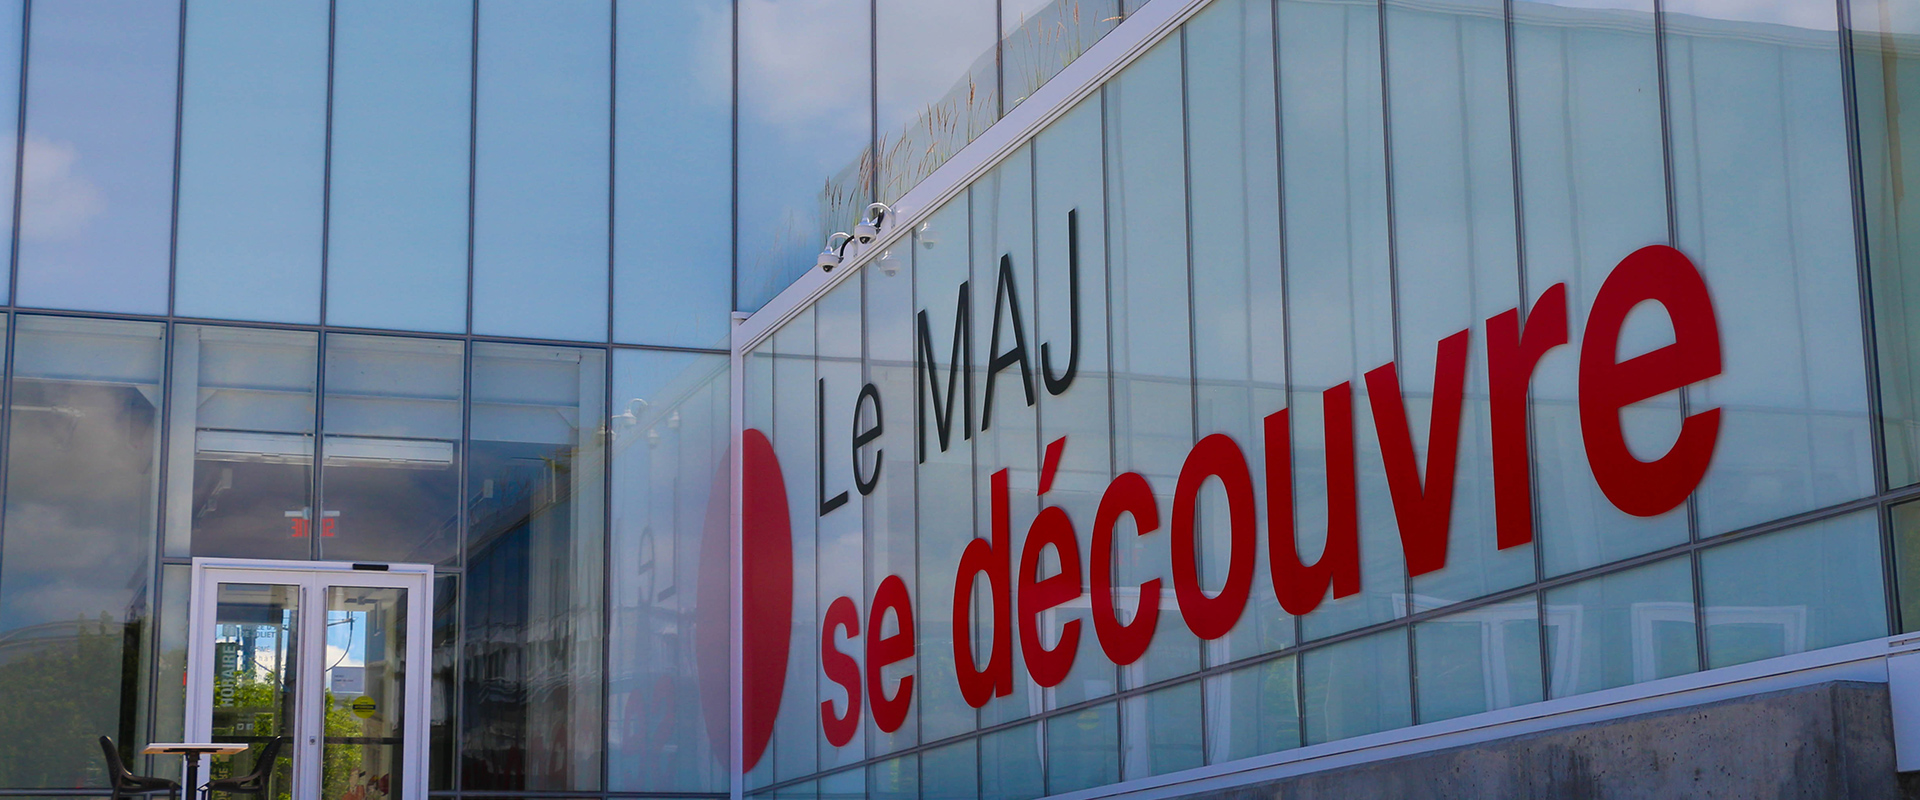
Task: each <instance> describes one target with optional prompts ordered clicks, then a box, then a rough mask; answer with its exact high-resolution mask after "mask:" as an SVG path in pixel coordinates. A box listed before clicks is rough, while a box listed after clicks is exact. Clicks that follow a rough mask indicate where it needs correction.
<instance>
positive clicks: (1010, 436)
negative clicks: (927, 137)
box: [822, 147, 1092, 726]
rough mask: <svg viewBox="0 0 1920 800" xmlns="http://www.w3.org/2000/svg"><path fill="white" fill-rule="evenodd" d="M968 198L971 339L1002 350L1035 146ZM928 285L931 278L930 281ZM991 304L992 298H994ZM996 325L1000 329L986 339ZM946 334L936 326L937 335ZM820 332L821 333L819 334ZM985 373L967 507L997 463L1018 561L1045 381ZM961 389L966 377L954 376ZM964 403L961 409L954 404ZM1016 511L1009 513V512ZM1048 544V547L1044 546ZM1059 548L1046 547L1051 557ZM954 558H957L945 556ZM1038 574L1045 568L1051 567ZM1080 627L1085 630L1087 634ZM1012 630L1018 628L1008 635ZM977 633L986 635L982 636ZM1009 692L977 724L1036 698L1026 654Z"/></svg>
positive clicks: (1029, 507) (978, 613)
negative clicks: (1008, 286) (1004, 281)
mask: <svg viewBox="0 0 1920 800" xmlns="http://www.w3.org/2000/svg"><path fill="white" fill-rule="evenodd" d="M967 194H968V197H969V202H970V203H971V206H972V215H973V219H972V224H973V228H972V239H973V258H972V266H973V269H972V277H971V278H969V279H968V283H967V289H968V291H970V292H972V294H973V298H972V300H971V302H972V304H973V306H972V307H973V308H974V309H975V311H974V312H973V342H974V347H975V348H976V352H978V353H980V354H986V353H989V352H990V351H991V352H996V353H1006V352H1008V351H1010V350H1012V349H1013V348H1014V346H1015V343H1014V341H1012V339H1013V335H1012V334H1011V333H1010V331H1012V330H1013V326H1015V325H1020V326H1021V328H1022V334H1023V335H1024V333H1025V331H1026V330H1027V327H1026V326H1029V325H1031V324H1032V320H1031V318H1030V317H1028V316H1027V314H1028V313H1030V310H1031V309H1030V307H1029V306H1027V305H1026V304H1025V303H1013V302H1012V301H1010V300H1006V299H1004V298H1003V295H1004V296H1005V297H1014V298H1017V297H1018V296H1020V295H1025V294H1028V292H1027V291H1026V290H1027V289H1028V288H1029V287H1031V286H1033V156H1032V150H1031V148H1024V147H1023V148H1021V149H1020V150H1019V151H1017V152H1015V153H1014V154H1013V155H1011V156H1008V157H1007V159H1006V160H1005V161H1002V162H1001V163H1000V166H998V167H995V168H994V169H993V171H992V172H989V173H987V174H986V175H985V176H983V177H982V178H981V179H980V180H978V181H976V182H975V183H974V184H973V186H972V188H971V189H969V190H968V192H967ZM1003 266H1004V267H1005V268H1006V275H1007V276H1008V277H1009V279H1010V282H1011V283H1012V285H1013V286H1014V290H1013V292H1012V293H1011V294H1008V293H1006V292H1004V291H1003V290H1002V289H1001V288H1000V287H1001V268H1002V267H1003ZM935 291H936V292H937V291H939V285H938V284H935ZM996 304H998V306H996ZM1014 305H1018V306H1019V307H1020V309H1021V311H1020V316H1019V317H1018V318H1016V317H1015V316H1014V314H1013V310H1012V309H1013V307H1014ZM996 331H998V332H999V335H1000V338H999V340H998V341H995V340H994V333H995V332H996ZM942 338H944V336H943V337H942ZM822 341H825V340H824V339H823V340H822ZM1027 347H1028V350H1027V353H1028V358H1029V359H1031V358H1032V353H1033V348H1034V347H1035V345H1032V344H1029V345H1028V346H1027ZM992 357H993V356H990V355H975V356H974V363H975V364H976V365H980V364H982V363H983V359H990V358H992ZM992 379H993V382H992V383H991V384H988V383H987V382H986V376H985V375H984V374H983V375H982V376H981V377H978V378H975V379H974V381H975V384H974V385H975V386H976V387H978V388H976V389H975V390H974V391H977V392H979V393H980V397H981V400H980V402H981V406H980V420H979V423H980V424H979V431H978V432H977V433H975V434H974V437H973V452H974V459H973V465H974V475H973V485H974V486H975V487H977V489H976V491H975V492H974V494H973V502H974V509H973V516H974V518H975V519H981V520H991V519H993V490H992V487H993V475H994V473H996V472H999V471H1001V470H1006V471H1007V484H1008V487H1009V490H1008V492H1007V500H1008V503H1007V507H1008V508H1007V510H1008V519H1009V526H1008V527H1009V530H1008V537H1007V543H1008V548H1009V550H1008V555H1007V557H1008V559H1009V560H1010V561H1011V562H1014V563H1017V562H1018V561H1019V560H1020V556H1019V555H1017V554H1019V553H1022V552H1024V548H1025V547H1026V541H1027V536H1026V534H1027V528H1028V526H1029V525H1031V524H1032V523H1031V521H1032V520H1033V518H1034V516H1035V515H1036V514H1038V513H1039V512H1040V505H1041V502H1042V500H1043V498H1041V497H1040V495H1039V492H1038V488H1039V485H1040V480H1039V476H1040V463H1039V456H1040V444H1039V443H1038V442H1037V441H1036V439H1037V437H1038V435H1039V430H1038V426H1039V414H1038V412H1037V411H1036V409H1035V404H1036V403H1038V402H1039V396H1038V395H1039V393H1040V392H1041V391H1043V389H1042V387H1041V386H1040V383H1041V379H1040V377H1039V376H1038V375H1033V376H1028V375H1026V374H1025V373H1024V372H1023V371H1022V368H1021V366H1020V365H1019V364H1017V363H1016V364H1015V365H1013V366H1010V367H1008V368H1006V369H1004V370H1002V371H1000V372H997V373H992ZM961 390H962V391H966V390H967V387H966V386H964V385H963V386H962V387H961ZM962 413H964V411H963V412H962ZM1015 520H1017V521H1015ZM982 533H983V534H990V533H991V530H990V528H986V527H983V528H982ZM1048 552H1052V551H1048ZM1057 556H1058V553H1053V555H1050V556H1045V558H1048V559H1054V558H1057ZM951 563H957V562H951ZM1044 574H1052V573H1051V571H1049V572H1047V573H1044ZM976 597H980V598H981V599H982V602H981V603H979V604H976V606H975V610H974V615H975V616H974V618H975V619H976V620H978V621H979V622H978V623H977V627H976V628H975V630H976V631H978V635H979V636H981V637H987V636H990V635H993V634H989V633H988V632H989V631H991V630H993V623H992V620H993V615H992V613H991V612H990V607H989V606H988V605H986V604H985V602H984V599H985V595H983V594H982V595H976ZM1091 633H1092V631H1087V632H1086V633H1085V634H1083V635H1087V634H1091ZM1013 638H1014V639H1018V638H1019V637H1018V636H1017V635H1014V636H1013ZM980 641H988V640H987V639H984V638H983V639H981V640H980ZM1012 669H1013V685H1014V686H1015V687H1018V688H1016V689H1015V690H1014V691H1013V693H1012V694H1010V695H1007V696H1004V697H1001V696H995V697H993V698H992V699H989V700H988V701H987V704H986V705H984V706H981V707H980V724H981V725H982V726H986V725H996V724H999V723H1002V722H1006V721H1008V720H1013V719H1019V718H1020V717H1024V716H1027V715H1028V714H1030V713H1032V712H1033V711H1034V710H1037V709H1039V708H1040V707H1041V702H1042V694H1043V693H1042V691H1041V689H1040V685H1039V684H1037V683H1034V682H1033V680H1032V679H1031V678H1029V677H1027V662H1026V659H1025V658H1015V659H1013V663H1012Z"/></svg>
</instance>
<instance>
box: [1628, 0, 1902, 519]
mask: <svg viewBox="0 0 1920 800" xmlns="http://www.w3.org/2000/svg"><path fill="white" fill-rule="evenodd" d="M1664 8H1665V9H1666V11H1665V12H1664V13H1666V14H1668V16H1669V19H1672V20H1687V21H1686V23H1685V24H1684V25H1681V24H1676V25H1674V26H1672V28H1671V32H1670V33H1668V34H1667V36H1666V39H1665V41H1666V47H1667V61H1666V63H1667V69H1668V73H1667V74H1668V78H1667V82H1668V92H1669V97H1670V105H1671V111H1672V115H1671V119H1672V128H1673V175H1674V178H1675V184H1674V200H1675V204H1674V205H1675V208H1676V209H1678V216H1677V219H1676V222H1677V223H1678V229H1679V241H1678V242H1677V245H1676V246H1678V247H1679V248H1680V249H1681V250H1683V251H1685V252H1686V253H1687V254H1688V255H1689V256H1690V257H1692V258H1693V259H1694V260H1695V262H1696V263H1698V265H1699V267H1700V270H1701V272H1702V274H1703V275H1704V276H1705V277H1706V282H1707V285H1708V287H1709V288H1710V289H1711V290H1712V292H1713V299H1714V306H1715V312H1716V313H1717V316H1718V317H1719V320H1720V324H1721V326H1722V331H1723V333H1722V336H1721V348H1722V350H1723V351H1724V354H1725V355H1724V361H1725V369H1724V372H1723V374H1722V375H1721V376H1719V377H1717V378H1714V379H1712V380H1709V381H1708V382H1707V383H1706V384H1704V385H1703V386H1700V387H1695V388H1692V389H1689V390H1687V391H1688V394H1687V398H1688V400H1689V402H1690V403H1692V404H1693V405H1694V406H1696V407H1698V408H1702V409H1705V408H1724V409H1726V410H1725V411H1724V412H1723V415H1722V419H1721V425H1720V438H1719V444H1718V447H1717V448H1716V451H1715V455H1714V465H1713V469H1712V471H1710V472H1708V473H1707V477H1706V481H1705V482H1704V483H1703V484H1702V485H1701V487H1700V490H1699V503H1698V508H1699V518H1700V527H1701V533H1702V534H1713V533H1721V532H1725V531H1729V530H1734V529H1737V528H1741V527H1745V526H1747V525H1752V524H1754V523H1757V522H1764V521H1766V520H1771V519H1778V518H1780V517H1784V516H1787V515H1789V514H1793V513H1796V512H1800V511H1807V510H1810V509H1814V508H1819V507H1822V506H1826V505H1830V504H1833V503H1837V502H1841V501H1844V500H1850V499H1853V498H1856V497H1860V496H1862V495H1865V494H1867V493H1869V492H1872V491H1873V485H1874V480H1873V468H1872V448H1871V447H1870V446H1869V444H1868V441H1867V437H1868V436H1870V435H1871V431H1870V430H1869V427H1868V419H1867V398H1866V395H1867V386H1866V370H1865V366H1864V363H1863V362H1864V359H1863V353H1862V344H1861V335H1862V333H1861V319H1860V293H1859V282H1858V279H1857V278H1858V269H1859V259H1858V255H1857V253H1856V252H1855V249H1854V227H1853V214H1852V210H1853V204H1852V199H1851V197H1849V195H1848V192H1849V190H1850V188H1851V187H1850V185H1849V184H1850V181H1849V180H1848V178H1847V176H1848V175H1849V174H1850V172H1849V166H1848V164H1849V161H1848V158H1849V156H1848V152H1847V151H1848V146H1847V136H1848V134H1847V119H1846V109H1845V107H1844V103H1843V100H1844V98H1843V88H1844V87H1843V83H1842V78H1841V69H1840V66H1841V65H1840V47H1839V44H1840V41H1839V37H1838V36H1837V35H1836V34H1835V33H1834V31H1835V29H1836V21H1835V17H1836V9H1835V7H1834V6H1833V5H1831V4H1822V3H1794V4H1788V5H1781V6H1772V5H1765V4H1757V3H1741V4H1720V3H1711V2H1704V1H1703V0H1676V2H1673V3H1671V4H1669V5H1667V6H1665V7H1664Z"/></svg>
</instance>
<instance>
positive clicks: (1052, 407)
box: [923, 92, 1117, 708]
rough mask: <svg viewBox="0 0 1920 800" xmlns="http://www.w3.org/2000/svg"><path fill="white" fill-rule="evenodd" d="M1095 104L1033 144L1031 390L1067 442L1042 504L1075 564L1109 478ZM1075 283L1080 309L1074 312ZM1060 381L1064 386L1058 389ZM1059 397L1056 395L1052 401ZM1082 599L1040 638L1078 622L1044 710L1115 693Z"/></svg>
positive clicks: (1100, 162)
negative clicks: (1071, 536)
mask: <svg viewBox="0 0 1920 800" xmlns="http://www.w3.org/2000/svg"><path fill="white" fill-rule="evenodd" d="M1102 102H1103V101H1102V99H1101V94H1100V93H1098V92H1096V93H1094V94H1093V95H1092V96H1090V97H1088V98H1087V99H1085V100H1083V101H1081V102H1080V104H1079V105H1077V106H1074V108H1073V109H1072V110H1070V111H1068V112H1067V113H1066V114H1065V115H1064V116H1062V117H1060V118H1059V119H1057V120H1055V121H1054V122H1053V124H1051V125H1049V126H1047V129H1046V130H1043V131H1041V132H1040V133H1039V134H1037V135H1036V136H1035V137H1034V140H1033V176H1034V182H1033V205H1034V220H1035V227H1034V232H1033V238H1034V250H1035V255H1034V262H1035V264H1036V267H1035V269H1034V281H1035V286H1034V290H1033V294H1034V296H1033V309H1034V310H1033V314H1034V317H1035V321H1034V331H1035V333H1034V337H1033V338H1034V342H1035V344H1033V345H1032V347H1037V348H1046V349H1048V350H1051V351H1052V354H1051V355H1045V356H1042V357H1040V358H1038V359H1036V361H1035V364H1034V368H1035V369H1036V370H1039V371H1041V372H1042V373H1043V377H1041V378H1040V380H1041V382H1042V385H1043V386H1045V381H1046V379H1045V377H1044V375H1051V376H1053V378H1054V380H1055V382H1056V385H1055V386H1045V388H1046V391H1043V392H1036V394H1037V395H1038V396H1039V398H1040V441H1042V442H1053V441H1055V440H1058V439H1060V438H1061V437H1066V439H1067V441H1068V442H1070V443H1071V444H1072V446H1071V447H1065V448H1062V450H1061V452H1060V464H1059V468H1058V472H1056V473H1055V475H1054V478H1053V490H1052V491H1050V492H1048V493H1047V503H1048V504H1050V505H1055V506H1059V507H1060V508H1061V509H1063V510H1065V511H1066V512H1067V516H1068V518H1070V519H1072V520H1074V521H1075V522H1074V533H1075V535H1076V536H1077V537H1078V542H1079V548H1080V553H1081V557H1082V558H1086V557H1087V554H1089V553H1092V552H1093V520H1094V517H1095V514H1096V512H1097V511H1098V509H1099V507H1100V498H1101V495H1102V494H1103V493H1104V492H1106V490H1107V486H1108V484H1110V483H1112V481H1113V475H1114V469H1113V450H1112V439H1113V433H1112V424H1111V423H1112V419H1113V414H1112V410H1111V408H1110V406H1109V398H1108V396H1109V390H1110V389H1111V381H1110V380H1109V379H1108V375H1109V374H1110V373H1109V372H1108V369H1107V363H1108V362H1107V325H1106V319H1107V280H1106V277H1107V246H1106V245H1107V241H1106V229H1107V225H1106V199H1105V191H1106V183H1105V177H1104V176H1105V172H1106V164H1105V161H1104V157H1103V156H1104V153H1103V150H1104V146H1103V145H1102V143H1101V137H1102V120H1101V109H1102ZM1076 273H1077V274H1078V276H1079V277H1078V280H1077V281H1076V280H1075V277H1074V276H1075V274H1076ZM1076 285H1077V287H1078V289H1079V296H1078V298H1079V307H1078V308H1077V309H1076V308H1075V307H1074V304H1073V301H1074V297H1075V296H1074V289H1075V287H1076ZM1076 312H1077V314H1076ZM1076 342H1077V344H1076ZM1076 350H1077V352H1076ZM1069 367H1072V368H1073V369H1072V370H1071V372H1072V374H1073V376H1074V377H1073V379H1072V380H1071V381H1067V375H1068V373H1069V369H1068V368H1069ZM1060 382H1066V385H1065V386H1064V387H1062V386H1059V385H1057V384H1058V383H1060ZM1056 389H1058V390H1059V391H1060V393H1059V394H1057V395H1056V394H1054V391H1055V390H1056ZM923 524H924V522H923ZM1082 575H1083V576H1084V577H1083V578H1082V581H1083V582H1084V583H1085V584H1086V585H1090V584H1091V581H1092V580H1093V578H1092V573H1091V571H1085V572H1083V573H1082ZM933 596H934V595H928V597H933ZM1088 597H1089V599H1088V600H1086V601H1083V602H1079V603H1070V604H1068V605H1065V606H1062V607H1060V608H1059V609H1058V610H1057V612H1056V613H1055V614H1053V615H1052V620H1051V621H1050V622H1049V626H1048V628H1047V629H1046V632H1045V633H1044V634H1043V636H1045V637H1046V638H1047V641H1049V642H1057V641H1059V639H1058V637H1059V635H1060V631H1061V629H1062V628H1063V627H1064V626H1065V625H1067V624H1068V623H1069V622H1071V621H1073V620H1079V621H1080V630H1081V634H1080V652H1079V654H1078V655H1076V656H1075V657H1074V660H1073V669H1072V670H1071V671H1069V672H1068V673H1067V675H1066V677H1065V679H1063V680H1062V681H1061V683H1060V685H1058V686H1055V687H1054V688H1053V690H1052V691H1050V692H1048V697H1047V705H1048V707H1049V708H1058V707H1060V706H1065V705H1071V704H1073V703H1078V702H1081V701H1083V700H1089V699H1092V698H1095V697H1102V696H1105V695H1109V694H1112V693H1113V691H1114V688H1115V683H1116V680H1117V673H1116V670H1115V667H1114V666H1113V661H1112V660H1111V659H1108V658H1107V657H1106V654H1105V653H1104V652H1102V651H1101V649H1100V640H1099V637H1097V636H1095V635H1094V634H1093V614H1092V601H1091V599H1090V598H1091V595H1089V596H1088Z"/></svg>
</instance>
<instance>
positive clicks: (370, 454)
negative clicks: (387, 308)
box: [313, 334, 463, 565]
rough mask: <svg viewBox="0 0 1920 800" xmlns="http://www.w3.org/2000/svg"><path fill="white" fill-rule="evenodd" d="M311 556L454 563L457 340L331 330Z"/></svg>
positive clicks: (457, 478)
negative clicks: (317, 517) (316, 530)
mask: <svg viewBox="0 0 1920 800" xmlns="http://www.w3.org/2000/svg"><path fill="white" fill-rule="evenodd" d="M325 344H326V351H327V352H326V358H327V373H326V403H325V408H324V409H322V411H323V413H324V415H325V417H324V422H323V423H322V425H323V430H324V431H325V433H326V435H325V436H324V437H322V439H321V443H320V445H321V459H322V461H321V476H320V478H321V497H322V502H321V508H322V509H324V510H323V511H322V513H321V515H320V521H319V522H318V523H314V526H315V527H318V528H319V530H320V534H319V536H318V537H317V538H315V539H314V540H313V541H315V542H316V545H315V548H314V553H315V557H317V558H323V559H329V560H355V559H357V560H362V561H394V562H407V563H416V564H419V563H425V564H449V565H451V564H455V563H457V559H458V558H459V541H460V540H459V536H460V525H459V516H458V514H459V502H460V500H459V489H458V487H459V481H460V475H459V467H458V464H459V457H460V452H459V445H460V375H461V371H462V366H463V365H462V362H461V346H460V343H459V342H453V341H440V340H432V339H402V338H398V337H391V336H347V335H340V334H333V335H329V336H328V337H327V339H326V343H325Z"/></svg>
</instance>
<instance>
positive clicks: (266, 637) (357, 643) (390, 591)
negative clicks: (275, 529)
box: [186, 559, 433, 800]
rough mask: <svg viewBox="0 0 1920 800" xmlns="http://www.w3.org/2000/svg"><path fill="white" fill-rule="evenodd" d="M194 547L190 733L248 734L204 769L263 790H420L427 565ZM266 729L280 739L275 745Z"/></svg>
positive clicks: (352, 794) (371, 799)
mask: <svg viewBox="0 0 1920 800" xmlns="http://www.w3.org/2000/svg"><path fill="white" fill-rule="evenodd" d="M367 567H368V565H359V568H356V565H352V564H324V563H315V562H266V561H241V560H224V559H198V560H196V561H195V562H194V587H193V589H194V600H193V606H192V608H193V614H194V619H193V630H192V634H191V635H192V637H193V646H192V649H191V650H190V652H189V654H188V672H187V708H188V711H187V720H186V731H187V733H188V738H190V739H192V740H194V741H213V742H234V743H244V744H246V745H248V749H247V751H246V752H244V753H240V754H238V755H235V756H233V757H231V758H230V759H216V760H215V762H214V763H213V764H211V765H209V769H208V770H206V771H205V772H203V773H202V774H203V775H207V776H208V779H209V780H211V781H215V782H214V783H210V784H208V785H209V787H210V788H212V789H215V790H216V791H214V792H213V800H225V797H224V796H223V795H226V794H228V793H226V792H222V791H217V790H218V789H219V788H221V784H220V783H218V781H220V780H221V779H236V778H246V777H249V776H251V775H253V774H255V771H256V770H261V769H263V767H262V759H264V758H265V757H266V754H267V751H268V749H269V748H273V750H274V756H273V764H272V765H271V766H270V767H265V768H264V772H263V773H260V774H262V776H263V779H264V782H265V787H264V789H265V791H264V792H263V793H261V794H258V795H255V794H250V793H249V794H244V795H239V796H245V797H258V798H260V800H282V799H283V798H284V799H286V800H388V799H389V798H408V800H412V799H413V798H421V799H422V800H424V798H425V796H426V793H425V778H426V769H425V767H426V763H425V758H426V752H427V747H426V738H425V737H426V719H425V712H426V709H425V698H426V691H427V686H426V683H425V681H426V677H427V675H428V672H429V670H428V668H427V653H426V643H427V635H426V629H427V606H428V604H429V603H430V602H431V600H430V594H429V593H428V587H429V586H430V581H431V580H432V577H433V573H432V568H431V567H428V566H424V565H421V566H412V565H408V566H395V565H378V566H377V567H376V568H372V569H369V568H367ZM275 742H278V744H277V745H276V744H275Z"/></svg>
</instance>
